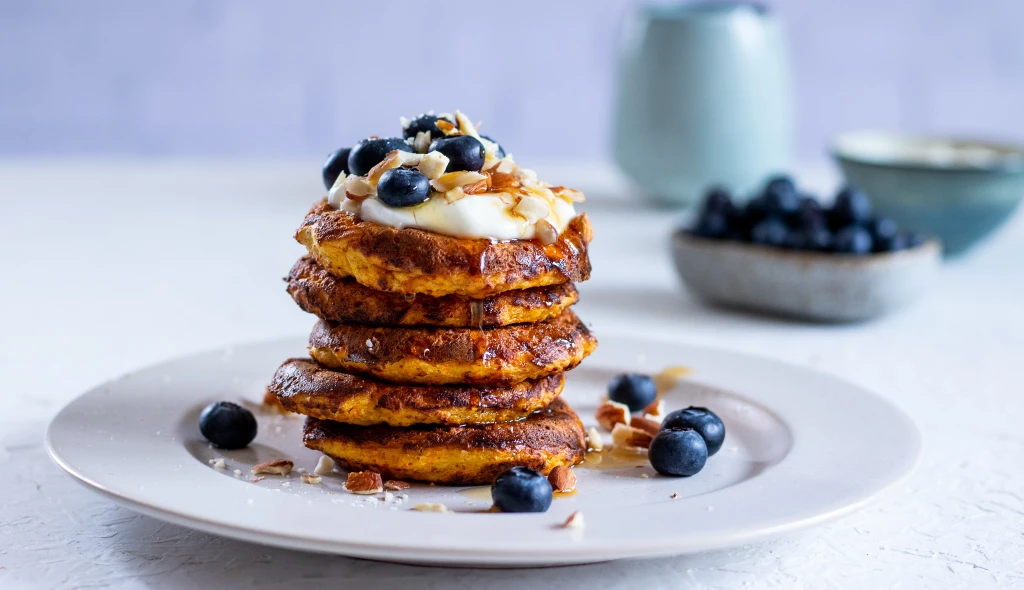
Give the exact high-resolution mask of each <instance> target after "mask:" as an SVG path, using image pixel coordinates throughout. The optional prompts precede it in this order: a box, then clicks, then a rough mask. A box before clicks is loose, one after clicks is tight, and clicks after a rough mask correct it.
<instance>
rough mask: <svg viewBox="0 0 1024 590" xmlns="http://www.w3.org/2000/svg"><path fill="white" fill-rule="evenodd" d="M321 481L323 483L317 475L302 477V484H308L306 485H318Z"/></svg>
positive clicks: (304, 475)
mask: <svg viewBox="0 0 1024 590" xmlns="http://www.w3.org/2000/svg"><path fill="white" fill-rule="evenodd" d="M321 481H323V478H322V477H320V476H319V475H308V474H303V475H302V483H308V484H313V485H316V484H318V483H320V482H321Z"/></svg>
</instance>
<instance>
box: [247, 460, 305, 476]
mask: <svg viewBox="0 0 1024 590" xmlns="http://www.w3.org/2000/svg"><path fill="white" fill-rule="evenodd" d="M294 466H295V464H294V463H292V462H291V461H289V460H288V459H278V460H277V461H267V462H266V463H260V464H259V465H253V466H252V469H250V470H249V471H250V472H252V473H255V474H270V475H288V474H289V473H291V472H292V467H294Z"/></svg>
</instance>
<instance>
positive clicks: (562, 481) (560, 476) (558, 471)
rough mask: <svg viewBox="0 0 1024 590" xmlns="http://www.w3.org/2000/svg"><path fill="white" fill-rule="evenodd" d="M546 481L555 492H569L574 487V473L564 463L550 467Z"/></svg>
mask: <svg viewBox="0 0 1024 590" xmlns="http://www.w3.org/2000/svg"><path fill="white" fill-rule="evenodd" d="M548 481H549V482H550V483H551V487H552V488H554V489H555V491H556V492H571V491H573V490H575V489H576V473H575V472H574V471H573V470H572V468H570V467H566V466H565V465H559V466H558V467H555V468H554V469H552V470H551V473H549V474H548Z"/></svg>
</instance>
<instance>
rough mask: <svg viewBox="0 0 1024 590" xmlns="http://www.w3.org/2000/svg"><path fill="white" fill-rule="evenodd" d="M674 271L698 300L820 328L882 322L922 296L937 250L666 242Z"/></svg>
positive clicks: (683, 236) (681, 236) (681, 235)
mask: <svg viewBox="0 0 1024 590" xmlns="http://www.w3.org/2000/svg"><path fill="white" fill-rule="evenodd" d="M672 254H673V257H674V258H675V264H676V269H677V270H678V271H679V275H680V276H681V277H682V279H683V282H685V283H686V286H687V287H688V288H689V289H690V290H691V291H693V292H694V293H696V294H697V295H699V296H700V297H701V298H703V299H705V300H707V301H709V302H712V303H717V304H721V305H727V306H732V307H739V308H744V309H749V310H753V311H759V312H763V313H770V314H776V315H783V316H788V317H793V318H799V319H804V320H811V321H819V322H854V321H861V320H868V319H871V318H875V317H878V316H881V315H883V314H886V313H888V312H890V311H892V310H894V309H898V308H900V307H903V306H905V305H907V304H908V303H910V302H912V301H913V300H914V299H916V298H917V297H919V296H920V295H922V294H923V293H925V292H926V291H927V290H928V287H929V285H930V284H931V282H932V280H933V279H934V277H935V275H936V274H937V271H938V268H939V264H940V260H941V249H940V247H939V244H938V243H937V242H936V241H934V240H930V241H927V242H925V243H924V244H923V245H921V246H918V247H916V248H913V249H911V250H903V251H899V252H893V253H888V254H872V255H870V256H852V255H843V254H822V253H814V252H795V251H789V250H779V249H776V248H769V247H766V246H757V245H753V244H747V243H742V242H726V241H721V240H709V239H706V238H698V237H695V236H692V235H690V234H689V233H686V232H684V231H677V232H675V233H674V234H673V236H672Z"/></svg>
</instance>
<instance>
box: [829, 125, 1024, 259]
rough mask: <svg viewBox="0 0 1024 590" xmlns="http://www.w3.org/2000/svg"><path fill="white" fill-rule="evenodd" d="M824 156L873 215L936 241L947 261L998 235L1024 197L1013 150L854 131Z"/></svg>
mask: <svg viewBox="0 0 1024 590" xmlns="http://www.w3.org/2000/svg"><path fill="white" fill-rule="evenodd" d="M832 155H833V157H834V158H835V159H836V161H838V163H839V166H840V168H842V171H843V174H844V175H845V176H846V180H847V182H849V183H850V184H852V185H854V186H856V187H858V188H860V189H861V190H863V191H864V192H866V193H867V194H868V196H869V197H871V200H872V201H873V202H874V204H875V209H876V210H877V211H878V212H880V213H882V214H884V215H887V216H889V217H892V218H893V219H895V220H896V222H897V223H899V224H900V225H902V226H905V227H909V228H911V229H914V230H917V231H921V232H924V233H927V234H931V235H934V236H937V237H938V238H939V239H941V240H942V246H943V252H944V253H945V254H946V255H947V256H954V255H957V254H960V253H962V252H964V251H966V250H967V249H969V248H970V247H971V246H973V245H974V244H975V243H977V242H978V241H979V240H981V239H982V238H983V237H985V236H986V235H988V234H989V233H991V232H992V231H993V230H994V229H996V228H997V227H999V225H1001V224H1002V223H1003V222H1004V221H1005V220H1006V219H1007V218H1008V217H1009V216H1010V214H1011V213H1012V212H1013V210H1014V208H1016V206H1017V204H1018V203H1019V202H1020V200H1021V197H1022V196H1024V148H1020V147H1015V146H1010V145H1004V144H998V143H992V142H985V141H971V140H959V139H949V138H937V137H920V136H913V135H902V134H897V133H887V132H880V131H858V132H852V133H845V134H843V135H840V136H839V137H838V138H836V140H835V142H834V143H833V148H832Z"/></svg>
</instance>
